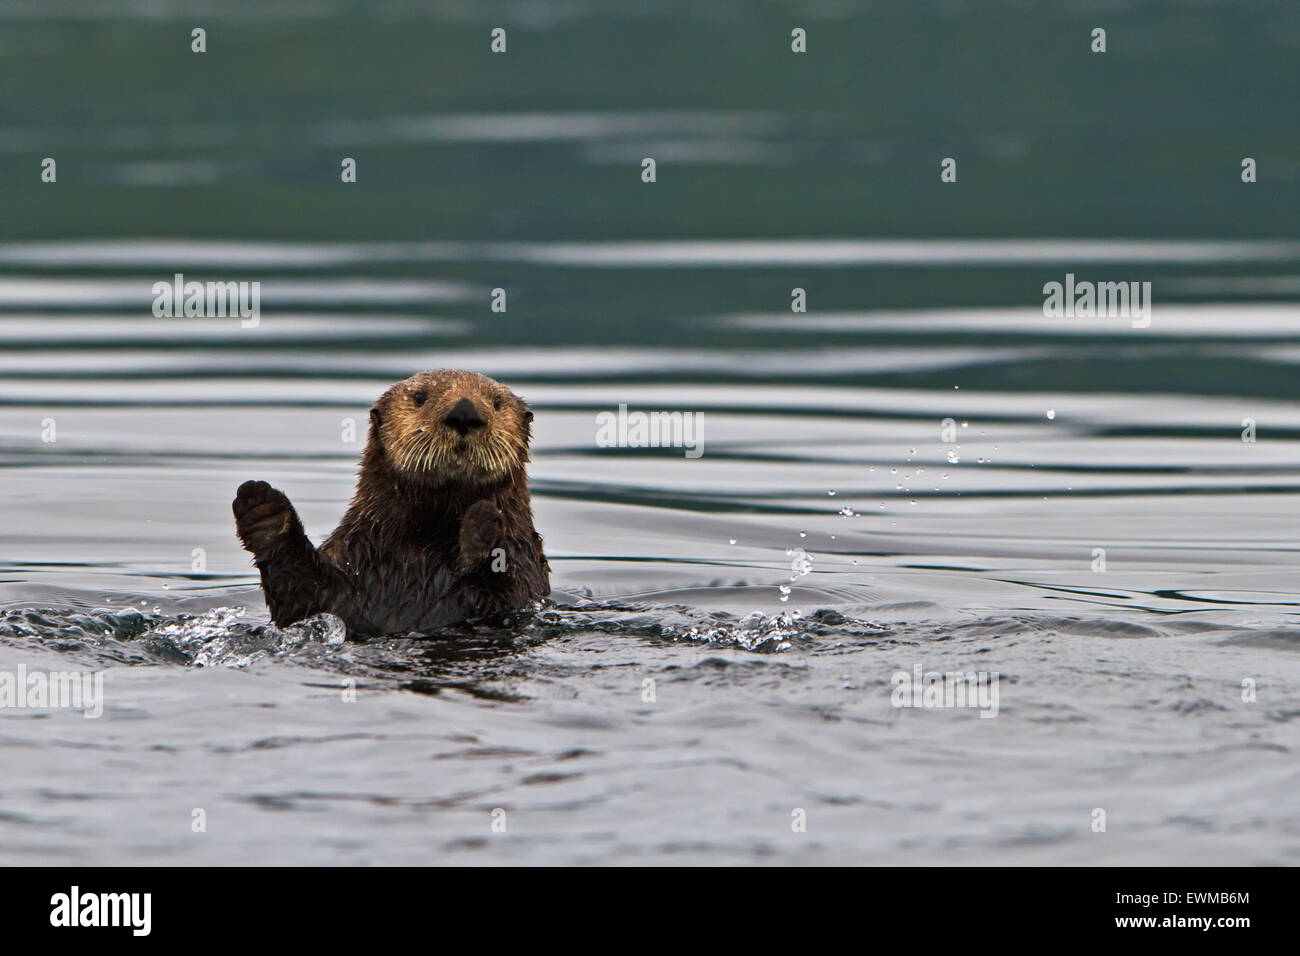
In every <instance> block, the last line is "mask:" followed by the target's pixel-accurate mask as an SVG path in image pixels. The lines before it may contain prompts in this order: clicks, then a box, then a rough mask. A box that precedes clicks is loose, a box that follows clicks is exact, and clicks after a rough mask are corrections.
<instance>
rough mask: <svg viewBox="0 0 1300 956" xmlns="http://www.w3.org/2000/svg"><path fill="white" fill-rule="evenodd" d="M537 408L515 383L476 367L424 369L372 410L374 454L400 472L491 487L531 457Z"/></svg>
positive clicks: (439, 482) (431, 481)
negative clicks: (531, 406)
mask: <svg viewBox="0 0 1300 956" xmlns="http://www.w3.org/2000/svg"><path fill="white" fill-rule="evenodd" d="M532 421H533V413H532V412H530V411H529V410H528V406H527V405H525V404H524V401H523V399H521V398H520V397H519V396H518V395H516V394H515V393H514V392H512V391H510V389H508V388H506V387H505V386H504V385H502V384H500V383H499V382H494V381H493V380H492V379H490V378H488V377H487V376H486V375H479V374H478V373H477V372H460V371H456V370H453V369H439V370H438V371H435V372H420V373H419V374H418V375H412V376H411V377H410V378H408V379H407V380H406V381H404V382H398V383H397V384H396V385H394V386H393V387H392V388H390V389H389V390H388V391H386V392H385V393H384V394H383V395H382V396H381V397H380V399H379V401H377V402H376V403H375V407H374V408H372V409H371V410H370V445H369V447H368V448H367V452H368V453H372V454H382V455H383V457H384V458H385V459H386V460H387V461H388V462H389V463H390V465H391V467H392V469H393V470H394V471H395V472H396V473H397V475H398V476H399V477H401V478H405V479H409V480H411V481H416V482H421V483H426V482H427V483H429V484H433V485H445V484H449V483H456V484H465V485H491V484H495V483H497V482H499V481H501V480H503V479H505V478H507V477H508V476H510V475H512V474H514V473H516V472H521V471H522V470H523V467H524V465H525V464H526V463H527V461H528V441H529V438H530V436H531V433H532Z"/></svg>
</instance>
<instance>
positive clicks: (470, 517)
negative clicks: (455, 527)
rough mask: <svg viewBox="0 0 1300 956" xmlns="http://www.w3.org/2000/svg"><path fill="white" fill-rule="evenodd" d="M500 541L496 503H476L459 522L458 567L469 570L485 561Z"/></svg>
mask: <svg viewBox="0 0 1300 956" xmlns="http://www.w3.org/2000/svg"><path fill="white" fill-rule="evenodd" d="M500 541H501V509H500V508H498V507H497V506H496V502H493V501H488V500H487V499H484V500H483V501H476V502H474V504H472V505H470V506H469V507H468V508H467V509H465V516H464V517H463V518H461V521H460V566H461V569H462V570H469V569H470V568H472V567H473V566H475V565H477V564H480V563H482V562H483V561H486V560H487V559H488V558H489V557H491V555H492V550H493V549H494V548H496V547H498V546H499V544H500Z"/></svg>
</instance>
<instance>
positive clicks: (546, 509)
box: [0, 0, 1300, 865]
mask: <svg viewBox="0 0 1300 956" xmlns="http://www.w3.org/2000/svg"><path fill="white" fill-rule="evenodd" d="M369 6H370V7H371V8H373V9H374V11H375V12H374V14H373V15H371V16H370V18H369V20H368V21H367V22H366V23H364V24H362V23H360V22H359V21H358V20H357V19H356V17H357V14H356V11H355V10H354V9H353V8H352V7H351V6H350V5H345V4H341V3H331V2H328V0H325V2H321V3H317V4H313V5H301V6H300V7H291V8H286V11H287V12H282V13H278V14H274V15H272V14H270V13H267V12H266V11H264V10H262V9H261V5H254V4H235V3H231V4H227V5H225V6H224V7H223V10H222V11H219V12H217V13H211V12H208V13H205V14H204V21H205V22H207V23H208V30H209V52H208V53H207V54H205V55H204V57H199V56H196V55H194V54H191V53H189V52H188V39H187V37H188V31H189V30H190V29H191V27H192V25H193V24H192V23H191V21H192V20H194V16H192V15H189V14H188V13H187V11H186V10H185V7H184V4H173V5H170V6H169V7H168V8H167V10H165V11H164V10H161V9H160V10H158V11H154V15H146V14H147V13H148V11H147V10H146V8H145V7H144V6H143V5H142V6H140V7H139V8H138V9H136V10H135V11H134V12H133V13H130V14H122V15H121V19H113V20H105V19H101V16H102V15H101V14H98V13H93V12H90V13H88V12H87V11H90V10H91V7H90V5H85V4H81V3H77V2H68V3H64V4H60V5H57V6H55V7H53V8H49V9H45V8H43V10H44V13H43V15H42V18H41V19H37V18H36V16H35V14H33V13H32V12H31V9H29V8H28V6H27V5H26V4H22V3H17V2H10V3H0V17H3V18H4V21H5V23H6V30H5V31H4V32H3V33H0V36H3V38H4V39H3V42H2V43H0V91H3V92H2V93H0V152H2V153H3V160H4V163H5V166H6V168H8V169H11V170H26V171H29V172H30V175H29V174H28V173H26V172H24V173H23V174H22V175H21V176H19V175H18V174H10V175H7V176H6V177H5V178H4V180H3V181H2V182H0V209H3V210H4V213H3V215H0V480H2V481H3V488H4V492H5V493H4V495H3V496H0V528H2V529H3V536H2V537H0V672H4V671H10V672H12V671H14V670H15V669H16V668H17V667H18V666H20V665H24V666H26V667H27V668H28V669H29V671H30V670H40V669H43V670H50V671H58V670H73V669H84V670H95V671H102V672H103V673H104V675H105V676H104V694H105V699H104V711H103V715H102V716H101V717H100V718H98V719H93V720H88V719H86V718H84V717H83V716H82V715H81V714H80V713H78V712H76V711H73V710H46V711H18V710H8V711H0V721H3V722H2V723H0V771H2V772H0V846H2V847H3V850H0V860H3V861H4V862H6V863H50V862H59V863H100V864H103V863H163V864H169V863H172V864H195V865H201V864H226V863H246V862H257V863H336V862H348V863H428V862H447V863H641V862H650V863H737V862H742V863H773V864H791V863H882V864H899V863H904V864H915V863H919V864H942V863H972V864H974V863H979V864H985V863H1002V864H1018V863H1060V862H1075V863H1087V864H1099V863H1115V864H1136V863H1172V864H1192V863H1206V862H1214V863H1226V864H1285V863H1295V862H1296V861H1297V859H1300V823H1297V820H1300V813H1298V812H1297V811H1300V798H1297V796H1296V794H1297V793H1298V792H1300V772H1298V770H1297V764H1296V760H1295V753H1296V749H1297V747H1300V708H1298V707H1297V705H1296V703H1295V702H1296V700H1297V698H1298V693H1300V654H1298V653H1297V652H1298V651H1300V622H1297V618H1296V600H1295V594H1296V592H1297V581H1296V574H1295V563H1296V556H1295V555H1296V546H1295V537H1296V525H1295V522H1294V521H1293V520H1292V516H1293V515H1294V514H1295V512H1296V508H1297V500H1296V496H1297V493H1298V492H1300V477H1298V476H1300V470H1298V469H1297V464H1300V426H1297V424H1296V422H1297V413H1298V412H1300V401H1297V399H1296V397H1295V389H1294V382H1295V374H1296V364H1297V362H1300V323H1298V322H1297V309H1296V301H1297V299H1298V298H1300V234H1297V231H1296V229H1295V223H1294V212H1295V209H1296V208H1297V199H1300V194H1298V193H1300V162H1297V161H1296V160H1295V158H1294V157H1295V156H1296V155H1300V153H1298V152H1297V147H1300V142H1298V141H1297V134H1296V131H1295V127H1294V115H1293V113H1294V110H1293V108H1292V107H1293V104H1294V103H1295V102H1296V99H1297V97H1296V93H1297V92H1300V91H1298V90H1297V89H1296V86H1297V80H1296V74H1295V71H1294V69H1293V66H1294V58H1295V51H1296V48H1297V46H1298V45H1300V16H1297V14H1296V12H1295V9H1294V5H1270V4H1263V3H1261V4H1258V5H1250V6H1251V8H1252V9H1251V13H1250V15H1249V16H1243V15H1242V14H1241V12H1240V10H1241V8H1240V5H1239V4H1238V5H1233V4H1227V3H1205V4H1200V5H1197V6H1196V7H1194V8H1190V9H1184V6H1183V5H1179V7H1178V8H1177V16H1176V17H1175V16H1174V15H1173V13H1172V12H1171V11H1173V10H1174V7H1172V6H1170V5H1165V4H1158V3H1142V4H1132V5H1129V6H1127V7H1124V8H1116V9H1115V10H1114V11H1112V12H1109V13H1107V14H1106V19H1107V22H1108V23H1110V24H1111V26H1110V43H1111V51H1110V52H1109V53H1107V54H1106V58H1105V59H1102V58H1100V57H1096V58H1094V57H1093V56H1092V55H1091V54H1088V53H1087V45H1086V36H1087V32H1088V30H1089V29H1090V28H1091V26H1092V25H1093V20H1094V19H1095V17H1096V14H1094V13H1089V12H1088V8H1087V7H1085V6H1084V5H1078V6H1075V5H1070V4H1064V5H1061V6H1059V7H1055V8H1052V9H1049V10H1038V9H1037V8H1032V9H1030V8H1027V7H1022V6H1021V5H1016V4H1007V5H1005V6H1004V5H1000V4H990V5H979V7H978V9H977V8H975V7H974V6H971V7H967V6H965V5H961V4H931V3H918V4H912V5H908V7H907V9H905V10H900V9H895V8H893V7H891V6H884V5H882V6H880V7H875V6H871V7H864V8H863V9H861V10H858V9H856V8H855V7H852V6H850V5H845V6H842V7H840V6H834V5H826V6H825V7H823V8H821V9H818V10H817V11H814V12H812V13H807V14H806V19H807V21H808V22H807V24H806V26H807V28H808V29H809V37H810V52H809V54H807V56H806V58H805V59H794V58H792V55H790V54H787V53H785V52H784V51H785V50H787V49H788V36H789V28H790V25H791V23H793V22H798V20H799V19H800V18H801V17H804V16H805V13H804V11H803V10H802V9H800V10H799V11H798V12H791V11H792V9H794V8H793V7H787V6H783V5H780V4H769V5H767V8H766V12H765V13H764V14H763V15H761V16H756V15H754V14H753V12H752V10H750V9H748V8H745V7H743V5H740V4H736V5H727V4H721V5H705V6H701V5H698V4H694V5H688V4H681V5H675V6H674V5H669V6H665V7H663V12H661V13H658V14H655V15H643V14H641V13H640V12H639V11H638V10H637V8H636V7H635V6H634V5H631V4H626V5H620V4H616V5H610V4H599V5H596V4H592V5H583V4H564V5H561V4H537V5H530V6H528V7H526V8H518V9H519V10H522V11H525V12H526V19H525V20H523V21H522V22H520V21H518V20H517V19H511V16H512V10H513V9H514V8H512V7H510V6H509V5H504V4H503V5H498V6H492V5H488V7H485V8H483V9H482V12H479V5H476V6H475V7H474V8H470V7H463V8H462V7H457V6H454V5H440V6H431V7H429V8H424V7H421V6H419V5H415V4H403V3H373V4H371V5H369ZM204 9H205V11H206V10H209V8H208V7H205V8H204ZM513 15H514V16H515V17H516V18H517V17H518V16H522V15H523V14H521V13H518V12H517V11H516V12H515V13H514V14H513ZM194 22H199V21H194ZM499 22H505V23H507V24H509V25H511V29H510V41H509V42H510V46H509V52H508V54H507V55H506V56H505V57H496V58H493V57H492V56H491V55H490V54H488V53H487V52H486V39H487V31H488V30H489V29H490V28H491V26H494V25H497V24H498V23H499ZM516 24H517V25H516ZM1080 33H1082V35H1083V36H1084V37H1085V41H1081V40H1080V39H1079V36H1080ZM921 35H925V36H926V37H927V38H928V39H927V46H926V49H927V50H928V51H930V53H928V54H927V56H930V55H933V56H934V59H932V60H931V59H927V60H925V61H920V60H918V59H917V50H918V45H917V44H918V41H917V37H918V36H921ZM178 38H179V39H178ZM51 62H57V63H60V64H64V65H65V67H66V68H65V69H63V70H51V69H50V68H49V64H50V63H51ZM74 63H75V65H74ZM340 64H342V65H340ZM557 64H563V66H562V67H561V66H558V65H557ZM37 77H39V79H40V82H39V83H37V82H36V78H37ZM18 90H25V91H29V92H27V93H24V94H22V95H20V94H19V93H18V92H17V91H18ZM948 155H953V156H956V157H959V178H958V183H956V184H948V185H943V184H940V183H939V182H938V175H937V173H938V161H939V159H940V158H941V157H943V156H948ZM1243 155H1253V156H1255V157H1256V158H1257V159H1258V160H1259V162H1260V169H1261V175H1260V182H1258V183H1256V184H1253V185H1246V184H1243V183H1241V182H1240V179H1239V174H1238V171H1239V163H1240V159H1241V157H1242V156H1243ZM45 156H53V157H55V158H57V161H58V181H57V183H55V184H41V183H40V182H39V181H38V179H37V176H38V172H39V169H40V163H41V159H42V158H43V157H45ZM342 156H354V157H357V158H358V170H359V177H358V182H357V183H356V184H355V185H343V184H341V183H340V182H338V169H339V162H340V158H341V157H342ZM645 156H654V157H658V159H659V167H658V182H656V183H655V184H653V185H646V184H642V183H641V182H640V161H641V159H642V158H643V157H645ZM177 271H180V272H184V273H185V275H186V277H187V278H192V279H198V280H200V281H204V280H208V279H219V280H258V281H260V282H261V283H262V307H263V315H262V321H261V324H260V326H259V327H258V328H255V329H241V328H240V327H239V323H238V322H236V321H232V320H228V319H175V320H171V319H154V318H153V317H152V316H151V315H150V304H151V302H152V293H151V286H152V284H153V283H154V282H157V281H168V280H170V278H171V276H172V275H173V274H174V273H175V272H177ZM1067 272H1073V273H1075V274H1077V276H1078V277H1079V278H1080V279H1089V280H1098V281H1121V280H1123V281H1128V280H1140V281H1150V282H1151V283H1152V287H1153V297H1154V301H1155V307H1154V311H1153V317H1152V322H1151V324H1150V327H1149V328H1134V327H1133V323H1132V322H1131V321H1130V320H1128V319H1109V320H1106V319H1084V318H1073V319H1048V318H1046V317H1044V315H1043V311H1042V291H1041V290H1042V286H1043V284H1044V283H1045V282H1049V281H1064V277H1065V274H1066V273H1067ZM796 287H798V288H803V289H805V290H806V292H807V297H808V309H809V311H808V312H807V313H800V314H796V313H792V312H791V311H790V302H791V290H792V289H793V288H796ZM494 288H505V289H506V290H507V293H508V302H509V305H508V310H507V312H505V313H504V314H502V313H493V312H491V311H490V310H489V307H488V303H489V299H490V295H491V290H492V289H494ZM449 365H450V366H460V367H466V368H472V369H476V370H479V371H482V372H485V373H487V374H489V375H492V376H494V377H497V378H500V379H502V380H503V381H506V382H508V383H509V384H510V385H511V386H512V387H513V388H515V390H516V391H518V392H520V393H521V394H523V395H524V396H525V397H526V398H528V399H529V400H530V401H531V402H532V403H533V405H534V407H535V409H536V412H537V420H536V424H535V428H536V432H535V434H536V440H535V446H534V448H535V455H534V459H535V460H534V464H533V466H532V471H531V474H532V479H533V489H534V496H535V510H536V518H537V525H538V528H539V530H540V531H541V532H542V534H543V535H544V537H545V540H546V547H547V552H548V555H549V556H550V559H551V565H552V568H553V572H554V574H553V585H554V587H555V589H556V593H555V595H554V602H553V603H552V604H551V605H549V606H547V607H545V608H543V609H540V610H539V611H537V612H535V613H523V614H520V615H518V616H517V617H516V618H515V619H513V620H511V621H509V622H505V623H504V624H501V625H498V626H492V627H488V626H486V625H477V626H476V625H466V626H463V627H458V628H454V629H451V630H449V632H447V633H445V634H441V635H437V636H435V637H433V638H429V639H423V640H415V639H385V640H375V641H368V642H364V643H343V642H340V641H339V640H338V634H337V630H336V629H335V628H333V627H332V626H331V623H330V622H329V621H328V620H326V619H322V620H316V621H313V622H309V623H307V624H305V625H300V626H296V627H293V628H288V629H285V630H282V631H281V630H276V629H274V628H271V627H269V626H268V625H267V623H266V612H265V607H264V605H263V603H262V600H261V596H260V593H259V591H258V589H257V587H256V576H255V574H254V573H253V569H252V568H251V566H250V563H249V560H248V556H247V555H246V554H245V553H244V552H243V551H242V550H241V549H240V548H239V546H238V542H237V541H236V539H235V537H234V531H233V521H232V518H231V514H230V507H229V505H230V500H231V498H232V497H233V494H234V489H235V488H236V487H237V486H238V485H239V483H240V482H241V481H243V480H245V479H248V478H262V479H266V480H268V481H271V482H273V483H274V484H275V485H276V486H278V487H280V488H282V489H284V490H285V491H286V492H287V493H288V494H289V495H290V497H291V498H292V499H293V500H294V502H295V503H296V504H297V506H298V508H299V511H300V513H301V514H302V516H303V519H304V522H305V524H306V526H307V529H308V532H309V533H310V534H311V535H312V536H313V538H314V539H315V540H317V541H319V540H321V539H322V538H323V537H324V536H325V535H326V534H327V533H328V532H329V531H330V530H331V529H332V528H333V527H334V524H335V523H336V521H337V520H338V518H339V516H340V515H341V514H342V511H343V509H344V507H345V504H346V501H347V499H348V497H349V495H350V492H351V488H352V481H353V478H354V474H355V464H356V459H357V457H358V455H359V452H360V444H359V443H358V442H359V441H360V440H361V439H363V437H364V427H365V422H366V414H367V410H368V407H369V403H370V402H371V401H373V400H374V398H375V397H377V396H378V394H380V393H381V392H382V391H383V389H384V388H385V387H386V386H387V385H388V384H390V383H391V382H393V381H395V380H397V379H399V378H403V377H405V376H407V375H409V374H411V373H412V372H413V371H416V370H418V369H421V368H427V367H441V366H449ZM620 404H627V405H628V406H629V407H630V408H631V409H633V410H636V409H642V410H647V411H648V410H681V411H686V412H703V413H704V423H705V424H704V448H705V453H704V455H703V457H701V458H700V459H698V460H691V459H688V458H686V457H685V456H684V454H683V453H682V450H681V449H647V450H638V449H618V448H599V447H597V446H596V444H595V432H596V422H595V416H596V414H597V413H599V412H601V411H607V410H614V409H617V408H618V406H619V405H620ZM945 419H952V424H951V428H952V429H953V432H952V435H951V436H947V437H955V439H956V440H955V441H953V442H948V441H944V440H943V439H944V437H945V435H944V427H945V426H944V420H945ZM1246 419H1250V420H1252V421H1253V423H1254V429H1255V432H1254V437H1255V439H1256V440H1255V441H1253V442H1252V441H1244V440H1243V433H1247V435H1248V437H1249V433H1248V429H1249V427H1250V425H1249V424H1248V423H1246V422H1245V421H1244V420H1246ZM349 420H350V421H352V422H354V423H356V427H357V430H358V431H359V432H360V434H358V435H357V436H356V438H357V439H358V441H357V442H354V441H350V440H349V439H350V438H351V437H352V435H351V434H350V430H349V426H348V422H349ZM51 425H52V427H53V428H54V437H55V439H56V440H54V441H52V442H51V441H43V440H42V438H43V435H44V436H46V437H48V436H49V428H50V427H51ZM1098 549H1101V552H1104V554H1103V553H1101V552H1099V550H1098ZM1103 561H1104V563H1103ZM918 665H919V666H920V667H921V668H922V669H923V670H924V671H958V670H961V671H980V672H997V673H998V675H999V685H998V686H999V702H998V711H997V716H996V718H995V719H983V718H981V717H980V716H979V712H978V711H977V710H974V709H912V708H897V707H894V706H892V705H891V700H890V696H891V690H892V684H891V678H892V677H893V675H894V674H895V673H896V672H899V671H902V672H908V673H911V672H912V671H913V669H914V668H915V667H917V666H918ZM647 680H650V681H653V685H652V687H653V695H652V697H653V699H650V697H651V694H650V693H649V689H648V688H649V687H650V686H651V685H647V684H646V681H647ZM1243 682H1246V684H1247V685H1249V684H1250V682H1253V684H1254V689H1255V699H1254V700H1253V701H1248V700H1244V699H1243ZM1245 696H1249V695H1245ZM353 698H355V699H353ZM1098 808H1100V809H1104V810H1105V811H1106V823H1107V827H1106V832H1104V833H1098V832H1094V830H1093V822H1094V819H1095V816H1094V811H1095V810H1096V809H1098ZM195 810H202V811H203V819H204V821H205V824H206V832H201V833H199V832H194V830H193V826H192V824H193V820H194V817H195ZM499 810H501V811H504V814H505V815H504V818H503V819H504V821H505V832H504V833H502V832H496V831H495V830H494V828H493V824H494V821H498V826H499V821H500V820H501V819H502V817H501V815H500V814H499V813H496V811H499ZM798 811H803V814H804V815H805V817H806V821H807V828H806V832H794V831H793V830H792V821H794V820H795V819H796V818H797V812H798Z"/></svg>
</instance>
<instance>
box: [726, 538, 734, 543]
mask: <svg viewBox="0 0 1300 956" xmlns="http://www.w3.org/2000/svg"><path fill="white" fill-rule="evenodd" d="M735 543H736V539H735V538H731V539H729V540H728V541H727V544H735Z"/></svg>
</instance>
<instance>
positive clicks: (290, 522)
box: [231, 481, 301, 556]
mask: <svg viewBox="0 0 1300 956" xmlns="http://www.w3.org/2000/svg"><path fill="white" fill-rule="evenodd" d="M231 508H232V509H233V510H234V512H235V532H236V533H237V534H238V535H239V540H240V541H242V542H243V543H244V547H245V548H247V549H248V550H249V551H251V552H253V555H254V556H257V555H260V554H262V553H263V552H265V551H266V550H267V549H268V548H269V547H270V546H271V545H272V544H274V543H275V542H276V541H277V540H280V539H281V538H283V537H284V536H285V535H287V534H290V533H292V532H293V531H294V530H295V529H297V530H298V531H300V532H301V525H300V524H299V523H298V515H297V513H296V512H295V511H294V510H293V505H292V504H290V502H289V499H288V498H287V497H286V496H285V494H284V492H282V491H277V490H276V489H274V488H272V487H271V486H270V485H268V484H267V483H266V482H265V481H246V482H244V483H243V484H242V485H240V486H239V490H238V491H237V492H236V493H235V500H234V501H233V502H232V503H231Z"/></svg>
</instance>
